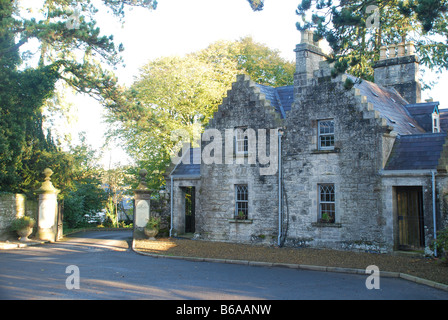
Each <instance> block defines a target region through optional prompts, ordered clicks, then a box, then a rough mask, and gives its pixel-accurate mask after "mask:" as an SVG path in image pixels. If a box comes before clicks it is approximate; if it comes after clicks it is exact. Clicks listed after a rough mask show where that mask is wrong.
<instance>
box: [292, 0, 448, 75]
mask: <svg viewBox="0 0 448 320" xmlns="http://www.w3.org/2000/svg"><path fill="white" fill-rule="evenodd" d="M447 9H448V1H447V0H444V1H435V0H406V1H403V0H387V1H377V0H354V1H340V2H337V4H333V2H332V1H324V0H303V1H302V3H301V4H300V5H299V6H298V9H297V14H298V15H300V16H301V18H302V19H301V22H298V23H297V28H298V29H299V30H303V29H310V28H315V30H316V36H315V37H316V38H315V40H316V41H317V40H319V39H325V40H326V41H327V42H328V44H329V45H330V47H331V49H332V53H331V55H330V60H331V61H334V62H335V67H334V71H333V74H334V75H336V74H338V73H343V72H345V71H348V72H349V73H351V74H353V75H355V76H358V77H360V78H363V79H367V80H372V79H373V68H372V65H373V63H374V61H376V60H378V59H379V50H380V47H381V46H383V45H389V44H397V43H400V42H402V41H404V40H405V39H406V40H407V41H414V42H415V44H416V47H417V53H418V55H419V57H420V60H421V63H422V64H423V65H425V66H426V67H428V68H429V69H433V70H438V71H441V70H444V69H448V50H447V49H448V42H447V41H446V40H447V39H448V28H447ZM310 13H311V14H310Z"/></svg>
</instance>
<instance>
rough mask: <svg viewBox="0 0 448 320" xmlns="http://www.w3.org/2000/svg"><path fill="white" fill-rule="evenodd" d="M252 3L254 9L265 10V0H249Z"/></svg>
mask: <svg viewBox="0 0 448 320" xmlns="http://www.w3.org/2000/svg"><path fill="white" fill-rule="evenodd" d="M247 1H248V2H249V3H250V7H251V8H252V10H253V11H261V10H263V6H264V0H247Z"/></svg>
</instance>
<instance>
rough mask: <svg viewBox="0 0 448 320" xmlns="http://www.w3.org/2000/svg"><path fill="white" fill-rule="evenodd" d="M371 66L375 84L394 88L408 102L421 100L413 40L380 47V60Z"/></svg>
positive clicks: (417, 62)
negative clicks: (373, 71)
mask: <svg viewBox="0 0 448 320" xmlns="http://www.w3.org/2000/svg"><path fill="white" fill-rule="evenodd" d="M387 52H389V56H387ZM373 68H374V70H375V75H374V76H375V83H376V84H379V85H382V86H384V87H393V88H395V89H396V90H397V91H398V92H399V93H400V94H401V96H402V97H403V98H404V99H405V100H407V101H408V102H409V103H410V104H415V103H420V102H421V85H420V82H419V80H418V76H419V61H418V58H417V56H416V55H415V46H414V43H413V42H409V43H407V44H405V43H403V42H402V43H400V44H398V45H390V46H389V47H385V46H383V47H381V48H380V60H379V61H378V62H376V63H375V65H374V66H373Z"/></svg>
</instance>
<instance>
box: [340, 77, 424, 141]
mask: <svg viewBox="0 0 448 320" xmlns="http://www.w3.org/2000/svg"><path fill="white" fill-rule="evenodd" d="M348 76H349V75H348ZM349 77H350V78H351V79H352V80H353V82H354V83H355V85H354V87H355V88H357V89H359V91H360V92H361V94H362V95H363V96H365V97H366V98H367V102H370V103H371V104H372V105H373V108H374V109H375V110H376V111H378V112H379V113H380V114H381V116H382V117H383V118H385V119H386V120H387V124H388V125H389V126H391V127H393V128H394V131H396V132H397V133H398V134H400V135H409V134H420V133H424V132H426V131H425V130H424V129H423V128H422V127H421V126H420V125H419V124H418V122H417V121H416V120H415V119H414V118H413V117H412V116H411V114H410V113H409V112H408V110H407V109H406V106H407V105H409V104H408V102H407V101H406V100H404V99H403V98H402V97H401V95H400V94H399V93H398V92H397V91H396V90H395V89H389V88H384V87H382V86H379V85H377V84H376V83H373V82H370V81H367V80H363V81H361V83H358V82H356V78H355V77H353V76H349Z"/></svg>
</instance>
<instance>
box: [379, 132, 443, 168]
mask: <svg viewBox="0 0 448 320" xmlns="http://www.w3.org/2000/svg"><path fill="white" fill-rule="evenodd" d="M445 138H446V133H425V134H415V135H404V136H398V137H397V139H396V140H395V144H394V148H393V149H392V152H391V155H390V156H389V160H388V162H387V165H386V167H385V168H384V169H386V170H423V169H436V168H437V165H438V163H439V159H440V156H441V153H442V150H443V145H444V144H445Z"/></svg>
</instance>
